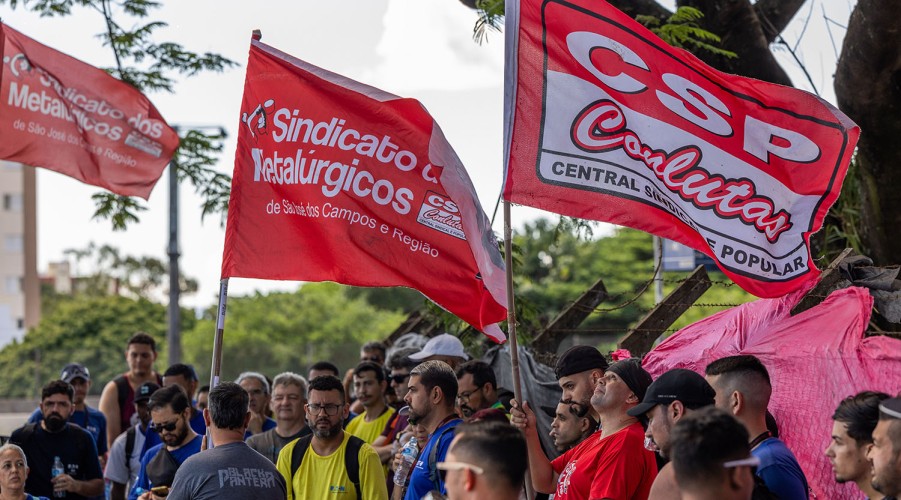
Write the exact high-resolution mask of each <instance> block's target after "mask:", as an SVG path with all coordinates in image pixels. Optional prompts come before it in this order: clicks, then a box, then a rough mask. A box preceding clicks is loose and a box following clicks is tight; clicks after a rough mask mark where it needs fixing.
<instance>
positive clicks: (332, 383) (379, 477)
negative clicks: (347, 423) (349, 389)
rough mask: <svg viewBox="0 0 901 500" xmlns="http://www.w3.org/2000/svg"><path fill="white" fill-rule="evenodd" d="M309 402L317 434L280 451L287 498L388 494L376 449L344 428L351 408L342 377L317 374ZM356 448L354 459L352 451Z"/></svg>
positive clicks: (365, 498)
mask: <svg viewBox="0 0 901 500" xmlns="http://www.w3.org/2000/svg"><path fill="white" fill-rule="evenodd" d="M309 401H310V402H309V403H307V406H306V410H307V419H308V421H309V423H310V424H312V427H313V434H312V435H311V436H305V437H302V438H300V439H297V440H295V441H292V442H290V443H288V444H287V445H286V446H285V447H284V448H282V451H281V453H279V455H278V464H277V468H278V471H279V472H280V473H281V474H282V476H284V477H285V481H286V483H287V486H288V488H287V489H288V499H287V500H295V499H297V500H305V499H315V498H341V499H342V500H354V499H361V500H384V499H385V498H388V489H387V486H386V485H385V472H384V469H382V464H381V462H380V461H379V457H378V455H376V453H375V450H373V449H372V447H371V446H369V445H368V444H366V443H364V442H362V440H361V439H360V438H357V437H354V436H351V435H350V434H349V433H347V432H344V429H342V425H343V422H344V419H345V418H347V413H348V411H349V408H348V404H347V399H346V397H345V394H344V385H343V384H342V383H341V381H340V380H338V378H336V377H332V376H326V377H316V378H314V379H313V380H311V381H310V391H309ZM354 449H356V450H357V451H356V460H355V461H354V460H353V458H354V457H353V456H349V455H348V454H349V453H353V450H354ZM354 463H355V464H356V466H355V467H354ZM350 467H354V468H355V469H356V470H355V472H356V473H355V474H354V476H355V478H351V476H350V474H351V471H350V470H348V469H349V468H350ZM354 479H355V480H354Z"/></svg>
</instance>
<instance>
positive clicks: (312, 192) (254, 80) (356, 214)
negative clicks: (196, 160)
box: [222, 40, 507, 342]
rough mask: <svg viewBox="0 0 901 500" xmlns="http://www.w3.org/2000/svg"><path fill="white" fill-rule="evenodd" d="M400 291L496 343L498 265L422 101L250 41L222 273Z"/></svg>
mask: <svg viewBox="0 0 901 500" xmlns="http://www.w3.org/2000/svg"><path fill="white" fill-rule="evenodd" d="M233 276H238V277H245V278H263V279H276V280H299V281H335V282H338V283H344V284H348V285H358V286H406V287H410V288H413V289H416V290H418V291H420V292H422V293H423V294H424V295H425V296H427V297H428V298H430V299H431V300H432V301H434V302H435V303H437V304H438V305H440V306H441V307H443V308H445V309H446V310H448V311H450V312H451V313H453V314H455V315H457V316H458V317H460V318H461V319H463V320H464V321H466V322H467V323H469V324H471V325H472V326H474V327H475V328H477V329H479V330H481V331H483V332H485V333H486V334H488V335H489V336H490V337H491V338H492V339H494V340H495V341H497V342H502V341H503V340H504V338H505V337H504V334H503V333H502V332H501V330H500V328H498V327H497V325H496V323H498V322H500V321H502V320H504V319H505V318H506V314H507V310H506V288H505V282H504V265H503V260H502V259H501V256H500V252H499V251H498V247H497V242H496V240H495V238H494V233H493V232H492V231H491V227H490V224H489V221H488V218H487V217H486V215H485V213H484V212H483V211H482V207H481V205H480V204H479V200H478V198H477V196H476V193H475V190H474V189H473V186H472V183H471V181H470V180H469V176H468V174H467V173H466V170H465V169H464V167H463V165H462V164H461V162H460V159H459V158H458V157H457V155H456V153H454V151H453V149H451V147H450V145H449V144H448V143H447V140H446V139H445V138H444V134H443V133H442V132H441V129H440V128H439V127H438V124H437V123H435V121H434V119H433V118H432V117H431V116H430V115H429V114H428V112H427V111H426V110H425V108H424V107H423V106H422V105H421V104H420V103H419V102H418V101H416V100H413V99H403V98H400V97H397V96H394V95H391V94H388V93H386V92H383V91H381V90H379V89H376V88H373V87H369V86H367V85H363V84H361V83H358V82H355V81H353V80H350V79H347V78H345V77H342V76H340V75H336V74H334V73H330V72H328V71H325V70H323V69H320V68H317V67H315V66H313V65H311V64H308V63H306V62H304V61H301V60H299V59H297V58H295V57H292V56H290V55H288V54H285V53H283V52H281V51H279V50H277V49H274V48H272V47H270V46H268V45H266V44H264V43H262V42H260V41H258V40H253V41H252V42H251V46H250V58H249V61H248V63H247V77H246V80H245V84H244V100H243V102H242V104H241V124H240V132H239V134H238V149H237V152H236V154H235V171H234V176H233V177H232V192H231V199H230V201H229V208H228V223H227V227H226V232H225V249H224V254H223V262H222V277H223V278H227V277H233Z"/></svg>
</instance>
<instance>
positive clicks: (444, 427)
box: [395, 360, 462, 500]
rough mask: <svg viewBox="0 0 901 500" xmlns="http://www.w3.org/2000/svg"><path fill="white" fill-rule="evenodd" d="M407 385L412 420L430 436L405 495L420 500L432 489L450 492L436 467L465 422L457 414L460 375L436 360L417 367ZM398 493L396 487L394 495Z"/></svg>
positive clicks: (410, 499)
mask: <svg viewBox="0 0 901 500" xmlns="http://www.w3.org/2000/svg"><path fill="white" fill-rule="evenodd" d="M408 385H409V390H408V391H407V395H406V397H405V399H404V400H405V401H406V402H407V405H409V406H410V421H411V422H416V423H418V424H420V425H422V426H423V427H425V429H426V430H427V431H428V433H429V440H428V441H427V442H426V443H425V445H424V446H421V450H422V451H421V452H420V454H419V457H420V458H419V460H417V461H416V465H415V466H414V467H413V469H412V471H411V473H410V476H409V481H408V483H407V484H408V486H407V492H406V496H404V498H405V499H406V500H419V499H420V498H422V497H423V496H424V495H425V494H426V493H428V492H429V491H432V490H438V491H440V492H441V493H446V492H447V489H446V488H445V485H444V482H443V481H441V479H440V477H438V474H437V472H436V471H437V469H435V467H436V464H437V463H438V462H441V461H442V460H444V457H445V456H446V455H447V450H448V448H450V443H451V441H452V440H453V439H454V428H455V427H456V426H457V425H458V424H460V423H461V422H462V420H460V419H459V418H457V414H456V413H454V401H455V400H456V399H457V376H456V374H455V373H454V370H453V369H451V367H450V366H449V365H448V364H447V363H445V362H443V361H437V360H435V361H426V362H424V363H422V364H420V365H418V366H417V367H416V368H414V369H413V371H412V372H410V382H409V384H408ZM433 450H434V451H433ZM399 490H401V488H395V493H397V492H398V491H399Z"/></svg>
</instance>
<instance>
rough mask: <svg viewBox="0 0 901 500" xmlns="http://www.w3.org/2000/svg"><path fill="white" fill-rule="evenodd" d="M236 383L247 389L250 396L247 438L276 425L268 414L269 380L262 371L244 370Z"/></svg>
mask: <svg viewBox="0 0 901 500" xmlns="http://www.w3.org/2000/svg"><path fill="white" fill-rule="evenodd" d="M235 383H236V384H238V385H240V386H241V387H243V388H244V390H245V391H247V395H248V396H249V397H250V412H251V413H252V414H253V415H252V416H251V418H250V424H248V426H247V433H246V436H245V438H249V437H250V436H252V435H254V434H259V433H261V432H263V431H268V430H269V429H272V428H273V427H275V420H273V419H271V418H269V417H267V416H266V408H268V407H269V395H270V393H269V381H268V380H266V377H265V376H263V374H262V373H257V372H244V373H242V374H240V375H238V378H237V380H235Z"/></svg>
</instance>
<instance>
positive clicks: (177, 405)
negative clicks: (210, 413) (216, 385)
mask: <svg viewBox="0 0 901 500" xmlns="http://www.w3.org/2000/svg"><path fill="white" fill-rule="evenodd" d="M147 406H148V408H150V420H151V427H150V428H151V429H152V430H153V432H156V433H157V434H159V435H160V439H161V440H162V441H163V442H162V443H160V444H158V445H156V446H154V447H153V448H150V449H148V450H147V452H146V453H145V454H144V456H143V457H142V458H141V470H140V471H139V472H138V479H137V481H135V485H134V487H133V488H132V490H131V493H129V495H128V498H129V500H138V499H140V500H159V499H160V498H164V497H165V495H163V494H157V493H154V491H153V489H155V488H160V487H168V486H172V480H173V479H175V471H177V470H178V468H179V467H180V466H181V464H182V463H184V461H185V460H187V459H188V457H190V456H191V455H194V454H195V453H200V444H201V441H202V440H203V438H202V437H201V436H199V435H198V434H197V433H196V432H194V429H192V428H191V425H190V424H189V423H188V419H190V417H191V404H190V401H189V400H188V395H187V394H185V390H184V389H182V388H181V386H180V385H177V384H173V385H170V386H169V387H163V388H162V389H159V390H157V391H156V392H154V393H153V395H152V396H150V401H148V402H147Z"/></svg>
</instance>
